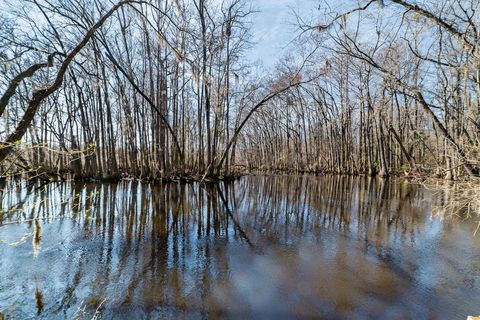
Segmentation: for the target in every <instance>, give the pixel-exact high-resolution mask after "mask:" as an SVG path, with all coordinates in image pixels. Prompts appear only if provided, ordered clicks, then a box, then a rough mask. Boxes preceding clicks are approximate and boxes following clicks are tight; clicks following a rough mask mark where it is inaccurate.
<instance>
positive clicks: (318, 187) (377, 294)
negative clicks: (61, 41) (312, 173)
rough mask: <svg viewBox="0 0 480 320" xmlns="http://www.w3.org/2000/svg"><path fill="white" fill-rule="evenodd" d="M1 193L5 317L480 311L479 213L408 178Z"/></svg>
mask: <svg viewBox="0 0 480 320" xmlns="http://www.w3.org/2000/svg"><path fill="white" fill-rule="evenodd" d="M2 188H3V192H2V193H1V194H0V201H1V202H0V207H1V208H3V211H2V212H3V213H1V215H0V221H1V224H0V312H1V313H2V314H3V315H4V316H6V317H7V318H9V317H11V318H14V319H28V318H40V319H71V318H73V317H76V318H77V319H90V318H91V317H92V316H93V314H94V313H95V310H96V309H97V307H98V305H99V304H102V305H101V308H99V310H100V312H101V314H102V318H103V319H168V318H173V319H178V318H180V319H181V318H185V319H191V318H237V319H247V318H258V319H269V318H270V319H283V318H285V319H287V318H325V319H353V318H354V319H466V316H467V315H469V314H479V313H480V237H479V236H477V237H474V236H473V233H474V231H475V228H476V220H478V219H472V220H469V219H467V220H463V221H462V220H460V219H456V220H452V219H446V218H444V219H442V218H441V217H438V216H436V215H434V211H435V210H434V207H435V206H436V205H437V204H438V203H439V201H442V196H441V195H436V194H433V193H432V192H431V191H428V190H426V189H423V188H421V187H416V186H414V185H410V184H408V183H405V182H394V181H392V182H384V181H376V180H371V179H360V178H342V177H322V178H319V177H246V178H242V179H241V180H239V181H237V182H235V183H234V184H228V185H225V184H222V185H220V187H212V186H210V187H206V186H204V187H201V186H199V185H198V184H194V185H180V184H168V185H153V184H142V183H138V182H122V183H119V184H73V183H51V184H48V185H44V186H40V185H38V184H34V185H27V184H26V183H25V182H22V183H20V184H16V185H13V184H7V185H4V186H2ZM17 222H19V223H17ZM102 302H103V303H102ZM0 317H1V315H0Z"/></svg>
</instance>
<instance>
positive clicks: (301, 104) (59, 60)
mask: <svg viewBox="0 0 480 320" xmlns="http://www.w3.org/2000/svg"><path fill="white" fill-rule="evenodd" d="M347 2H348V1H347ZM347 2H346V3H347ZM5 6H7V5H5ZM313 9H317V10H315V11H314V16H313V17H305V16H302V15H301V14H299V13H297V15H296V16H295V18H296V21H297V26H296V29H297V31H296V35H295V38H294V39H292V43H291V46H292V47H294V49H292V50H288V54H286V55H285V56H284V57H282V58H281V59H279V61H278V62H277V63H276V64H275V66H274V68H273V70H270V71H268V72H266V71H265V69H264V68H262V67H261V66H257V65H253V64H252V61H251V60H250V59H246V58H245V55H246V52H247V51H248V50H249V48H251V47H252V46H261V45H262V43H253V42H252V33H251V29H252V21H253V20H252V16H253V15H255V14H256V13H255V12H256V8H255V3H254V2H252V1H247V0H223V1H217V0H215V1H214V0H210V1H209V0H194V1H187V0H176V1H167V0H122V1H119V2H115V3H114V2H112V3H110V2H109V1H102V0H73V1H63V0H22V1H16V2H14V4H11V5H10V6H9V7H8V10H7V9H5V10H3V11H2V13H1V14H2V19H0V68H1V73H0V83H1V84H0V88H1V90H0V96H1V97H0V115H1V117H2V119H1V120H0V121H1V122H0V141H2V142H1V144H0V170H1V175H2V176H8V175H11V174H19V173H22V174H30V175H35V176H42V177H67V176H68V177H70V176H72V177H75V178H105V179H106V178H120V177H137V178H157V179H158V178H163V179H170V178H194V179H204V178H206V177H207V178H221V177H231V176H234V175H237V174H243V173H248V172H263V173H305V172H308V173H317V174H321V173H336V174H352V175H356V174H368V175H381V176H389V175H397V174H400V175H408V176H411V175H414V176H415V175H428V176H436V177H440V178H446V179H457V178H460V177H464V176H471V177H477V176H479V167H480V166H479V165H480V163H479V151H480V48H479V45H478V40H479V37H480V11H479V10H480V4H479V3H478V1H476V0H440V1H428V0H421V1H413V0H385V1H379V0H371V1H358V2H357V1H351V3H348V4H345V5H342V6H341V7H339V6H335V4H333V3H329V1H319V6H318V8H312V10H313ZM294 15H295V12H294V11H292V16H294Z"/></svg>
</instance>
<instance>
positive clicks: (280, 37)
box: [250, 0, 319, 67]
mask: <svg viewBox="0 0 480 320" xmlns="http://www.w3.org/2000/svg"><path fill="white" fill-rule="evenodd" d="M318 3H319V1H318V0H257V1H252V4H253V8H254V9H255V10H257V11H259V12H258V13H256V14H255V15H254V16H253V18H252V23H253V24H252V27H253V36H254V41H255V42H256V45H255V47H254V48H253V49H252V51H251V53H250V55H251V60H254V61H255V60H260V61H262V62H263V63H264V64H265V66H267V67H269V66H272V65H273V64H274V63H275V61H277V60H278V58H280V57H281V56H282V54H283V53H284V52H285V51H286V50H288V47H287V48H286V46H287V44H288V43H289V42H290V41H291V40H292V39H293V38H294V37H295V35H296V34H297V32H296V28H295V26H294V24H295V21H296V20H295V16H294V14H293V12H294V11H297V12H299V13H301V14H302V16H307V17H308V16H312V14H316V13H318V12H316V8H317V7H318Z"/></svg>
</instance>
